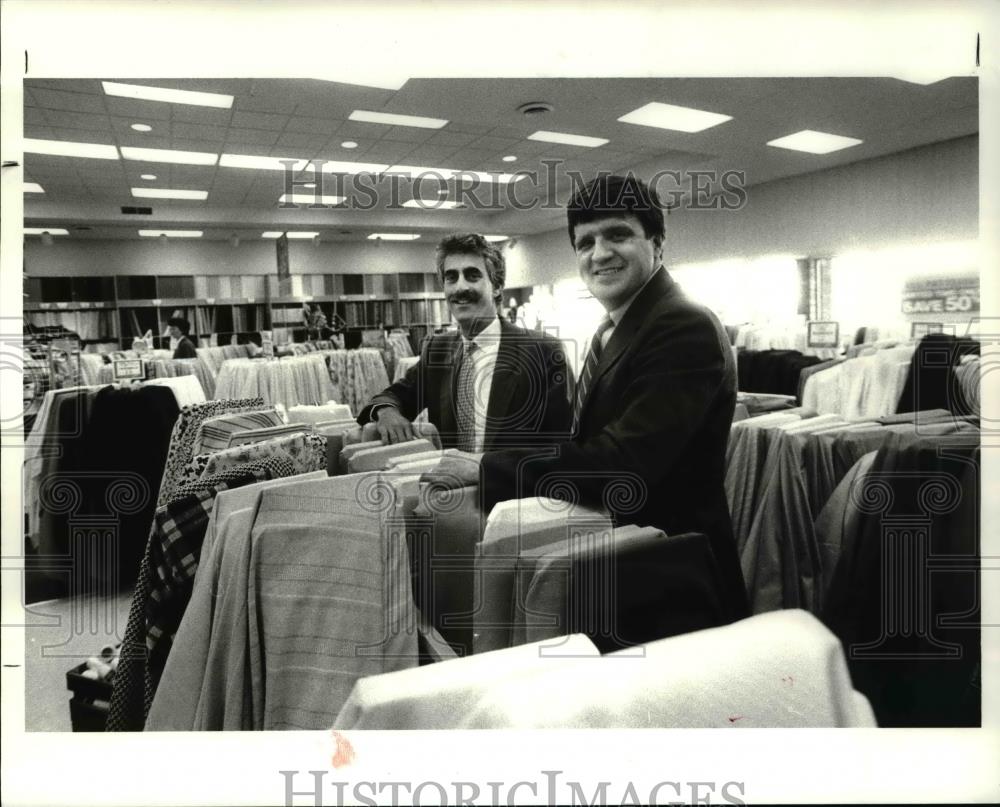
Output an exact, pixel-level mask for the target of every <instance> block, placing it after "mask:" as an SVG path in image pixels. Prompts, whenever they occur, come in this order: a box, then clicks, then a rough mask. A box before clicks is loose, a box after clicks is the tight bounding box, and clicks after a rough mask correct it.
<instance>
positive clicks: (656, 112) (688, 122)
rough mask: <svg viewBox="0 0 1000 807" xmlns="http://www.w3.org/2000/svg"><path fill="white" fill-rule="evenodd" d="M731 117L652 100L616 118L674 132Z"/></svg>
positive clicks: (698, 128)
mask: <svg viewBox="0 0 1000 807" xmlns="http://www.w3.org/2000/svg"><path fill="white" fill-rule="evenodd" d="M732 119H733V117H732V115H720V114H719V113H717V112H705V111H704V110H701V109H692V108H691V107H686V106H675V105H674V104H661V103H659V102H658V101H653V102H652V103H649V104H646V105H645V106H641V107H639V108H638V109H634V110H632V111H631V112H629V113H628V114H627V115H622V116H621V117H620V118H619V119H618V120H620V121H621V122H622V123H634V124H635V125H637V126H653V127H656V128H657V129H671V130H673V131H675V132H701V131H704V130H705V129H710V128H711V127H713V126H718V125H719V124H720V123H725V122H726V121H727V120H732Z"/></svg>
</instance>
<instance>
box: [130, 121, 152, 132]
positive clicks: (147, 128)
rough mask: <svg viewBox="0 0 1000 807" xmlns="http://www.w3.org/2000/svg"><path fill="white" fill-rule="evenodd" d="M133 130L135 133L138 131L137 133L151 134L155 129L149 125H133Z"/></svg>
mask: <svg viewBox="0 0 1000 807" xmlns="http://www.w3.org/2000/svg"><path fill="white" fill-rule="evenodd" d="M132 128H133V129H135V131H137V132H151V131H153V127H152V126H150V125H149V124H148V123H133V124H132Z"/></svg>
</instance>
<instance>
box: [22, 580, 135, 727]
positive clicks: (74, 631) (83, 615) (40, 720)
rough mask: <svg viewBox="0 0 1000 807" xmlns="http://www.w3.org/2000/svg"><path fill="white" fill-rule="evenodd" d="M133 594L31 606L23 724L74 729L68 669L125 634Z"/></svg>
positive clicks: (26, 640)
mask: <svg viewBox="0 0 1000 807" xmlns="http://www.w3.org/2000/svg"><path fill="white" fill-rule="evenodd" d="M131 602H132V593H131V592H127V593H122V594H118V595H116V596H114V597H110V598H97V597H87V596H81V597H75V598H73V599H58V600H47V601H45V602H35V603H32V604H31V605H28V606H26V615H25V624H26V627H25V629H24V666H25V674H24V696H25V706H24V727H25V730H26V731H71V730H72V726H71V724H70V717H69V699H70V697H71V693H70V691H69V690H68V689H67V688H66V672H67V671H68V670H70V669H71V668H73V667H75V666H77V665H78V664H82V663H83V662H85V661H86V660H87V659H88V658H89V657H90V656H96V655H98V654H99V653H100V651H101V648H102V647H104V646H105V645H108V644H111V645H116V644H118V643H120V642H121V641H122V637H123V636H124V635H125V625H126V623H127V621H128V610H129V605H130V604H131Z"/></svg>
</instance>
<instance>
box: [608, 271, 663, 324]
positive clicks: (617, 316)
mask: <svg viewBox="0 0 1000 807" xmlns="http://www.w3.org/2000/svg"><path fill="white" fill-rule="evenodd" d="M662 268H663V266H662V264H661V265H660V266H658V267H656V269H654V270H653V273H652V274H651V275H650V276H649V277H647V278H646V282H645V283H643V284H642V286H640V287H639V289H638V290H637V291H636V293H635V294H633V295H632V296H631V297H629V298H628V299H627V300H626V301H625V302H624V303H623V304H622V305H620V306H618V308H616V309H615V310H614V311H609V312H608V317H609V318H610V319H611V322H612V324H613V325H614V326H615V327H616V328H617V327H618V324H619V323H620V322H621V321H622V318H623V317H624V316H625V314H626V313H627V312H628V309H629V306H630V305H632V302H633V301H634V300H635V298H636V297H638V296H639V295H640V294H642V290H643V289H644V288H646V286H648V285H649V281H650V280H652V279H653V278H654V277H655V276H656V274H657V273H658V272H659V271H660V269H662Z"/></svg>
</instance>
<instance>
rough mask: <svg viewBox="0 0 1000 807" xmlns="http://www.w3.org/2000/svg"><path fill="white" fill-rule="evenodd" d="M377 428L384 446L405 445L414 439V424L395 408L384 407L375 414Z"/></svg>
mask: <svg viewBox="0 0 1000 807" xmlns="http://www.w3.org/2000/svg"><path fill="white" fill-rule="evenodd" d="M375 415H376V417H377V420H376V421H375V428H376V429H377V430H378V436H379V437H380V438H382V444H383V445H393V444H395V443H405V442H407V441H409V440H412V439H414V437H415V435H414V434H413V424H412V423H410V421H408V420H407V419H406V418H405V417H403V415H402V414H400V412H399V410H398V409H396V408H395V407H393V406H383V407H381V408H380V409H379V410H378V411H377V412H376V413H375Z"/></svg>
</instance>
